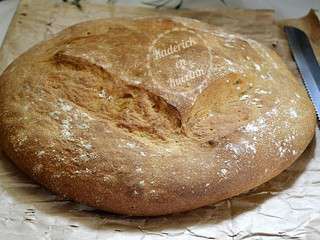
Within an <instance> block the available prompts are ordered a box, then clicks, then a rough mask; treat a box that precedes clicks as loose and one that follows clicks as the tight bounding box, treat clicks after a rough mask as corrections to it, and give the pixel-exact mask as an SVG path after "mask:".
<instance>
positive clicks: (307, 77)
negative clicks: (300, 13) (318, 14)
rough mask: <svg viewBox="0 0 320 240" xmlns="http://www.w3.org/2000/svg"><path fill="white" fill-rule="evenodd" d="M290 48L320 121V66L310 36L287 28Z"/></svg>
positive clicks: (296, 29)
mask: <svg viewBox="0 0 320 240" xmlns="http://www.w3.org/2000/svg"><path fill="white" fill-rule="evenodd" d="M284 31H285V32H286V34H287V36H288V41H289V47H290V49H291V52H292V55H293V57H294V60H295V62H296V64H297V66H298V69H299V72H300V75H301V76H302V79H303V82H304V85H305V87H306V89H307V92H308V94H309V96H310V98H311V101H312V103H313V105H314V108H315V110H316V113H317V117H318V120H320V114H319V113H320V66H319V63H318V61H317V59H316V56H315V54H314V52H313V49H312V46H311V43H310V41H309V39H308V36H307V35H306V34H305V32H303V31H302V30H300V29H298V28H295V27H289V26H285V27H284Z"/></svg>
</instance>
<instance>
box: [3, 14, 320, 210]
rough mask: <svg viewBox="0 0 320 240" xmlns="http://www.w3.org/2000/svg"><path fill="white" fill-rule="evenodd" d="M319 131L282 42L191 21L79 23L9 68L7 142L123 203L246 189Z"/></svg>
mask: <svg viewBox="0 0 320 240" xmlns="http://www.w3.org/2000/svg"><path fill="white" fill-rule="evenodd" d="M314 129H315V114H314V110H313V107H312V105H311V103H310V101H309V98H308V96H307V94H306V92H305V90H304V88H303V87H302V85H301V83H300V82H298V80H297V79H296V78H295V77H294V76H293V74H292V73H291V72H290V71H289V70H288V68H287V66H286V65H285V64H284V63H283V62H282V60H281V59H280V58H279V57H278V56H277V54H276V53H275V52H273V51H272V50H270V49H268V48H266V47H264V46H263V45H261V44H259V43H257V42H256V41H253V40H249V39H246V38H245V37H242V36H240V35H236V34H228V33H225V32H224V31H223V30H221V29H218V28H215V27H212V26H209V25H207V24H204V23H201V22H198V21H195V20H191V19H186V18H169V17H168V18H153V17H150V18H135V19H119V18H117V19H106V20H96V21H90V22H85V23H81V24H77V25H75V26H72V27H69V28H67V29H65V30H64V31H62V32H60V33H59V34H57V35H56V36H55V37H54V38H52V39H50V40H48V41H45V42H42V43H40V44H38V45H36V46H35V47H33V48H31V49H30V50H29V51H27V52H26V53H25V54H23V55H22V56H20V57H19V58H18V59H16V60H15V61H14V62H13V63H12V64H11V65H10V66H9V67H8V68H7V69H6V71H5V72H4V73H3V74H2V76H1V78H0V140H1V146H2V149H3V150H4V152H5V153H6V154H7V155H8V156H9V157H10V158H11V159H12V161H14V162H15V164H16V165H17V166H18V167H19V168H20V169H21V170H22V171H24V172H25V173H27V174H28V175H29V176H30V177H32V178H33V179H34V180H35V181H37V182H38V183H40V184H42V185H43V186H45V187H46V188H48V189H50V190H51V191H53V192H55V193H57V194H59V195H63V196H65V197H68V198H70V199H73V200H75V201H79V202H81V203H86V204H88V205H90V206H94V207H96V208H99V209H103V210H107V211H111V212H115V213H122V214H129V215H161V214H169V213H173V212H180V211H186V210H190V209H194V208H198V207H201V206H204V205H207V204H210V203H214V202H217V201H219V200H222V199H225V198H228V197H231V196H235V195H237V194H240V193H242V192H245V191H247V190H249V189H251V188H254V187H256V186H258V185H259V184H262V183H264V182H266V181H268V180H269V179H271V178H272V177H274V176H276V175H277V174H279V173H280V172H281V171H283V170H284V169H286V168H287V167H288V166H289V165H290V164H291V163H293V162H294V161H295V160H296V159H297V158H298V157H299V155H300V154H301V153H302V152H303V151H304V150H305V148H306V147H307V145H308V143H309V142H310V141H311V139H312V137H313V135H314Z"/></svg>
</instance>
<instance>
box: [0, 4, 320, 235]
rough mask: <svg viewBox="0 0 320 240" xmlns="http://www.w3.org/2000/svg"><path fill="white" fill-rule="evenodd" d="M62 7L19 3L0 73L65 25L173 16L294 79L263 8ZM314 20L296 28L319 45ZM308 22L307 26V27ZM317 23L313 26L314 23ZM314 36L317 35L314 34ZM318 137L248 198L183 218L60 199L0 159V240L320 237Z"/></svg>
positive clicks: (276, 30)
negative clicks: (229, 35) (258, 50)
mask: <svg viewBox="0 0 320 240" xmlns="http://www.w3.org/2000/svg"><path fill="white" fill-rule="evenodd" d="M82 7H83V10H82V11H80V10H79V9H77V8H76V7H74V6H71V5H69V4H66V3H62V2H61V1H58V0H57V1H53V0H52V1H45V0H22V1H21V3H20V6H19V8H18V10H17V13H16V15H15V17H14V19H13V21H12V24H11V25H10V28H9V31H8V34H7V36H6V39H5V42H4V44H3V47H2V49H1V50H0V72H1V71H2V70H4V69H5V68H6V66H7V65H8V64H9V63H10V62H11V61H12V60H13V59H14V58H16V57H17V56H18V55H19V54H21V53H22V52H23V51H25V50H26V49H28V48H29V47H30V46H32V45H33V44H35V43H37V42H39V41H41V40H44V39H47V38H49V37H50V36H51V35H52V34H55V33H56V32H58V31H59V30H61V29H63V28H65V27H66V26H69V25H71V24H74V23H77V22H81V21H84V20H88V19H96V18H102V17H111V16H145V15H155V14H175V15H180V16H187V17H192V18H197V19H200V20H202V21H206V22H208V23H210V24H214V25H218V26H224V27H225V28H226V29H228V30H229V31H233V32H238V33H242V34H245V35H248V36H249V37H251V38H253V39H256V40H258V41H260V42H262V43H264V44H266V45H268V46H269V47H272V48H274V49H275V50H276V51H277V52H278V53H279V55H280V56H281V57H282V58H283V59H284V60H285V61H286V62H287V64H288V65H289V67H290V68H291V69H292V71H294V73H295V74H297V76H298V73H297V70H296V66H295V64H294V62H293V60H292V58H291V56H290V53H289V50H288V46H287V41H286V39H285V36H284V34H283V33H282V29H281V27H279V26H278V25H277V24H276V22H275V21H274V18H273V12H272V11H269V10H259V11H252V10H250V11H249V10H232V9H218V10H217V9H209V10H207V11H188V10H179V11H173V10H170V11H169V10H168V11H155V10H152V9H146V8H126V7H114V6H112V5H111V6H110V5H94V4H89V3H83V6H82ZM316 21H318V19H316V15H315V13H314V12H311V13H310V14H309V15H308V16H307V17H306V18H304V19H301V20H299V21H298V20H294V21H289V22H282V24H288V23H290V24H293V25H298V26H300V27H302V28H303V29H305V30H306V31H307V32H308V34H309V35H312V40H313V44H314V46H315V47H317V50H316V51H317V52H318V49H319V48H318V46H320V45H317V44H319V38H318V37H317V36H319V33H320V31H319V32H318V33H317V32H316V30H319V25H317V24H316ZM311 22H312V26H311V25H310V23H311ZM318 23H319V22H318ZM317 34H318V35H317ZM318 138H319V131H318V130H317V136H316V137H315V139H314V141H313V142H312V143H311V144H310V146H309V147H308V149H307V150H306V151H305V153H304V154H303V155H302V156H301V157H300V158H299V160H297V161H296V163H294V164H293V165H292V166H291V167H290V168H289V169H288V170H286V171H284V172H283V173H282V174H280V175H279V176H278V177H276V178H274V179H273V180H271V181H269V182H267V183H265V184H264V185H262V186H260V187H258V188H256V189H253V190H251V191H250V192H249V193H246V194H242V195H240V196H238V197H234V198H232V199H228V200H225V201H222V202H220V203H218V204H215V205H211V206H207V207H203V208H200V209H196V210H193V211H190V212H187V213H181V214H175V215H170V216H164V217H153V218H133V217H125V216H119V215H114V214H110V213H106V212H102V211H98V210H95V209H92V208H90V207H87V206H84V205H81V204H77V203H74V202H71V201H67V200H65V199H61V198H59V197H57V196H55V195H53V194H51V193H50V192H48V191H47V190H45V189H43V188H41V187H40V186H39V185H37V184H35V183H34V182H32V181H31V180H30V179H29V178H28V177H26V176H25V175H23V174H22V173H21V172H20V171H19V170H17V168H16V167H15V166H14V165H13V164H12V163H11V162H10V160H8V159H7V158H6V157H5V156H3V154H2V155H1V154H0V239H1V240H2V239H5V240H6V239H10V240H14V239H24V240H29V239H30V240H36V239H54V240H58V239H83V240H84V239H86V240H87V239H130V240H131V239H145V240H148V239H175V240H177V239H226V240H229V239H230V240H231V239H234V240H240V239H250V240H253V239H254V240H258V239H268V240H269V239H270V240H273V239H306V240H317V239H320V146H319V144H317V141H316V140H317V139H318Z"/></svg>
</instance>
